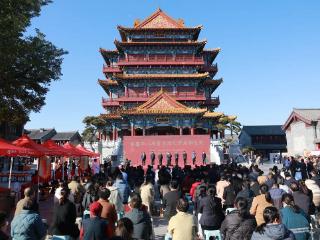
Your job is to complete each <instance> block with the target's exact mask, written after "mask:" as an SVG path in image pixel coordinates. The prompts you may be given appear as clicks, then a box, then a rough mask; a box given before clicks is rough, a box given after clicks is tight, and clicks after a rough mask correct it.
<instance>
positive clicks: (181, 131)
mask: <svg viewBox="0 0 320 240" xmlns="http://www.w3.org/2000/svg"><path fill="white" fill-rule="evenodd" d="M179 132H180V135H183V128H182V127H180V129H179Z"/></svg>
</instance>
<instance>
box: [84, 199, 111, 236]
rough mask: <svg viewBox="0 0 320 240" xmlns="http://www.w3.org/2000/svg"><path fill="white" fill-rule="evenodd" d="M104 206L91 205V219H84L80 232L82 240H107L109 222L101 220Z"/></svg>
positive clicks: (95, 203) (97, 203) (96, 203)
mask: <svg viewBox="0 0 320 240" xmlns="http://www.w3.org/2000/svg"><path fill="white" fill-rule="evenodd" d="M101 212H102V205H101V204H100V203H99V202H93V203H91V205H90V218H87V219H84V220H83V222H82V228H81V231H80V239H81V240H92V239H94V240H105V239H107V237H108V236H107V231H106V229H107V221H106V220H104V219H102V218H100V215H101Z"/></svg>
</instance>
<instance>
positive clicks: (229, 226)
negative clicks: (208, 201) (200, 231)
mask: <svg viewBox="0 0 320 240" xmlns="http://www.w3.org/2000/svg"><path fill="white" fill-rule="evenodd" d="M256 226H257V223H256V220H255V218H254V217H253V216H251V215H248V216H247V217H245V218H242V217H240V216H239V214H238V211H237V210H235V211H232V212H231V213H229V214H228V215H227V216H226V218H225V219H224V221H223V222H222V224H221V229H220V232H221V235H222V236H223V239H224V240H240V239H241V240H250V239H251V235H252V233H253V231H254V229H255V228H256Z"/></svg>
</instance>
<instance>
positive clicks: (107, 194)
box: [99, 188, 110, 200]
mask: <svg viewBox="0 0 320 240" xmlns="http://www.w3.org/2000/svg"><path fill="white" fill-rule="evenodd" d="M109 197H110V190H109V189H108V188H101V189H100V190H99V198H101V199H103V200H108V199H109Z"/></svg>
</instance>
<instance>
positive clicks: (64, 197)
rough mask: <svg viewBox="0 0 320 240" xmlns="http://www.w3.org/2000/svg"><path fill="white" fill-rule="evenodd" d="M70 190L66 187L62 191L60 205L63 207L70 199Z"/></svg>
mask: <svg viewBox="0 0 320 240" xmlns="http://www.w3.org/2000/svg"><path fill="white" fill-rule="evenodd" d="M69 191H70V190H69V189H68V188H66V187H64V188H62V189H61V191H60V197H59V205H63V204H65V203H66V202H67V200H68V197H69Z"/></svg>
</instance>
